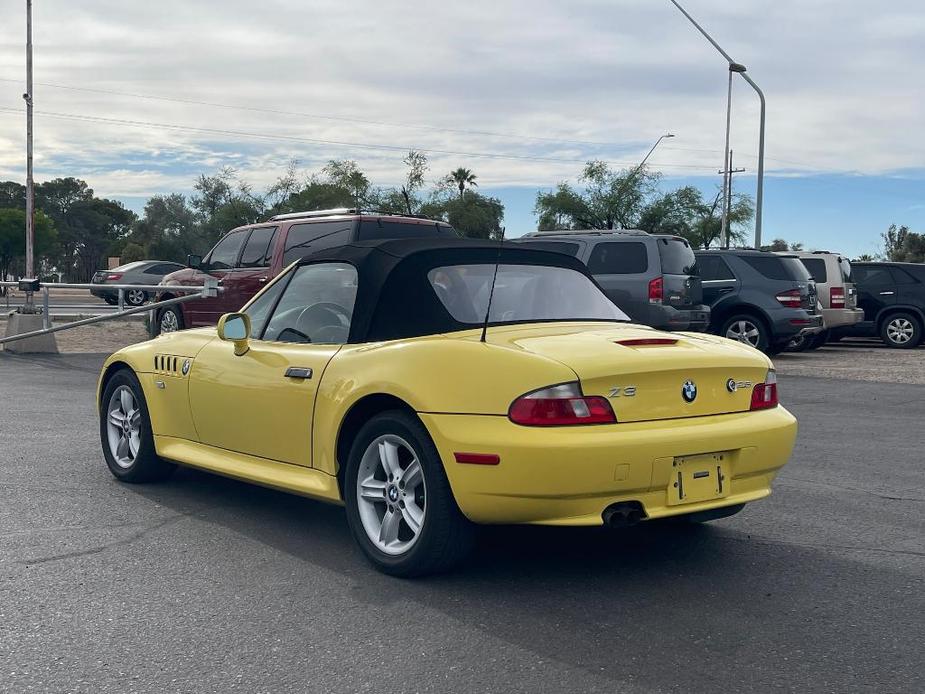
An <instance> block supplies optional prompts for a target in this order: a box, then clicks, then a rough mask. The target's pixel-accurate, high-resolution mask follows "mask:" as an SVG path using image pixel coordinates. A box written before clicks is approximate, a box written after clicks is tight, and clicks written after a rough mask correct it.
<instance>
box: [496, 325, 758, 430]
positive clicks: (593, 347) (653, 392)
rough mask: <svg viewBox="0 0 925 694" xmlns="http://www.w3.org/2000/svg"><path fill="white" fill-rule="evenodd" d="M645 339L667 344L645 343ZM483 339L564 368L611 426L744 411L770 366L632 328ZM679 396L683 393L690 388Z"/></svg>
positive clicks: (690, 338)
mask: <svg viewBox="0 0 925 694" xmlns="http://www.w3.org/2000/svg"><path fill="white" fill-rule="evenodd" d="M647 340H666V341H668V343H666V344H646V343H645V341H647ZM488 342H489V343H491V344H495V345H498V344H503V345H506V346H509V347H511V348H515V349H522V350H525V351H528V352H532V353H535V354H539V355H542V356H545V357H548V358H551V359H555V360H556V361H559V362H561V363H562V364H565V365H566V366H568V367H570V368H571V369H572V370H573V371H574V372H575V373H576V374H577V375H578V380H579V382H580V383H581V388H582V391H583V392H584V394H585V395H599V396H602V397H605V398H607V399H608V400H609V402H610V404H611V406H612V407H613V409H614V412H615V413H616V415H617V421H619V422H643V421H651V420H660V419H674V418H681V417H701V416H706V415H715V414H725V413H730V412H744V411H747V410H749V409H750V407H751V395H752V389H753V387H754V385H755V384H757V383H761V382H763V381H764V380H765V377H766V376H767V372H768V369H769V368H770V362H769V361H768V359H767V358H766V357H765V356H764V355H763V354H761V353H760V352H758V351H756V350H752V349H751V348H749V347H745V346H743V345H740V344H738V343H735V342H732V341H730V340H726V339H724V338H720V337H716V336H713V335H700V334H696V335H695V334H693V333H664V332H659V331H656V330H652V329H650V328H645V327H640V326H636V325H616V326H612V325H607V326H602V325H601V324H588V323H570V324H561V323H557V324H555V325H549V324H547V325H541V326H539V325H533V326H512V327H510V328H492V329H490V331H489V338H488ZM688 382H690V383H692V384H693V385H694V386H695V387H696V396H695V397H694V398H693V399H690V400H689V401H688V400H686V399H685V397H684V393H683V392H682V391H684V390H685V384H686V383H688ZM730 382H731V383H732V384H733V385H730ZM550 385H552V384H550ZM687 392H688V396H690V394H691V392H692V389H691V388H690V386H688V388H687Z"/></svg>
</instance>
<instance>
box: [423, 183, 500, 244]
mask: <svg viewBox="0 0 925 694" xmlns="http://www.w3.org/2000/svg"><path fill="white" fill-rule="evenodd" d="M421 214H423V215H426V216H428V217H433V218H434V219H442V220H444V221H446V222H449V223H450V224H451V225H452V226H453V228H455V229H456V231H458V232H459V233H460V234H462V235H463V236H467V237H469V238H474V239H499V238H501V230H502V226H501V225H502V223H503V221H504V205H503V204H502V203H501V201H500V200H498V199H497V198H492V197H488V196H484V195H479V194H478V193H474V192H472V191H471V190H470V191H469V192H468V193H467V194H466V195H465V196H464V197H457V196H456V195H453V196H450V197H448V198H445V199H439V198H438V199H434V200H431V201H430V202H428V203H426V204H424V205H423V206H422V207H421Z"/></svg>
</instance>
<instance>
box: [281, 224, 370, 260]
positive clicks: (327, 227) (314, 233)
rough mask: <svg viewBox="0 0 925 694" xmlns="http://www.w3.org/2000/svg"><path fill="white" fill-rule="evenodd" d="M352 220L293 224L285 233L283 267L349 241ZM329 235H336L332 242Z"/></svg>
mask: <svg viewBox="0 0 925 694" xmlns="http://www.w3.org/2000/svg"><path fill="white" fill-rule="evenodd" d="M353 226H354V221H353V220H352V219H345V220H342V221H338V222H316V223H314V224H293V225H292V226H291V227H289V233H288V234H287V235H286V248H285V249H284V251H283V267H285V266H286V265H289V263H291V262H293V261H295V260H301V259H302V258H305V257H306V256H308V255H310V254H311V253H314V252H315V251H318V250H321V249H322V248H330V247H331V246H342V245H343V244H345V243H350V241H351V240H352V239H351V238H350V235H351V232H352V231H353ZM330 237H336V239H333V240H334V241H339V243H337V242H335V243H332V242H331V241H332V239H330Z"/></svg>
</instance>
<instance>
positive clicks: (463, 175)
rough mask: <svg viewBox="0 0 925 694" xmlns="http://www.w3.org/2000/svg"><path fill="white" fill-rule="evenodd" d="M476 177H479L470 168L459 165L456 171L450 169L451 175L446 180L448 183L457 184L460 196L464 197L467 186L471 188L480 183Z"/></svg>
mask: <svg viewBox="0 0 925 694" xmlns="http://www.w3.org/2000/svg"><path fill="white" fill-rule="evenodd" d="M476 178H478V177H477V176H476V175H475V174H474V173H472V172H471V171H470V170H469V169H464V168H462V167H459V168H458V169H456V170H455V171H450V173H449V175H448V176H447V177H446V181H447V183H452V184H455V185H456V187H457V188H459V197H462V196H463V193H464V192H465V191H466V186H469V187H470V188H471V187H472V186H478V185H479V184H478V183H476V182H475V179H476Z"/></svg>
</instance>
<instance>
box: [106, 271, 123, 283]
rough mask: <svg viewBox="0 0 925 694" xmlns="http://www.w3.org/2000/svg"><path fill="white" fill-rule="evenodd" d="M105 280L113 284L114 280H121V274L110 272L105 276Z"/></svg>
mask: <svg viewBox="0 0 925 694" xmlns="http://www.w3.org/2000/svg"><path fill="white" fill-rule="evenodd" d="M106 279H107V280H109V281H110V282H115V281H116V280H121V279H122V273H121V272H110V273H109V274H108V275H106Z"/></svg>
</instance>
